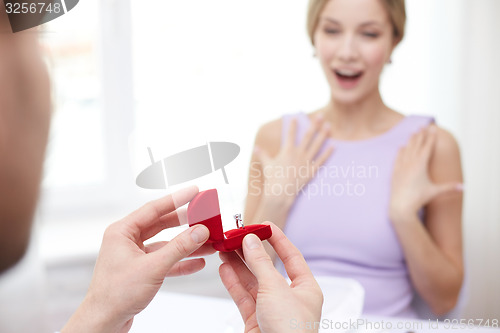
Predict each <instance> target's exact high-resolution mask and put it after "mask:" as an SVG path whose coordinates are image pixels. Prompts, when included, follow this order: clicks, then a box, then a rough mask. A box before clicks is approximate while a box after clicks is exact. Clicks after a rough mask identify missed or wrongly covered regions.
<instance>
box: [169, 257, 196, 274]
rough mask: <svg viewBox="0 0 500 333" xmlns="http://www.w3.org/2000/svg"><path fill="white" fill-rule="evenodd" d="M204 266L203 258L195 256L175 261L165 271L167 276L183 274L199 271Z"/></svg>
mask: <svg viewBox="0 0 500 333" xmlns="http://www.w3.org/2000/svg"><path fill="white" fill-rule="evenodd" d="M203 267H205V259H203V258H196V259H189V260H184V261H180V262H178V263H176V264H175V265H174V266H173V267H172V268H171V269H170V270H169V271H168V273H167V275H166V276H167V277H173V276H184V275H190V274H193V273H196V272H199V271H201V270H202V269H203Z"/></svg>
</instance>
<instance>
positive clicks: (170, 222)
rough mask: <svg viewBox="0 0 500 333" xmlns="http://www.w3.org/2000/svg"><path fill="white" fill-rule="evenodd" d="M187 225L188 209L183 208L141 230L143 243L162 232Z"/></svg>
mask: <svg viewBox="0 0 500 333" xmlns="http://www.w3.org/2000/svg"><path fill="white" fill-rule="evenodd" d="M186 223H187V207H181V208H179V209H177V210H174V211H173V212H170V213H168V214H166V215H163V216H162V217H160V219H159V221H158V222H157V223H153V224H151V225H150V226H149V227H146V228H144V229H142V230H141V241H142V242H144V241H146V240H148V239H150V238H151V237H153V236H155V235H156V234H158V233H159V232H160V231H162V230H165V229H169V228H174V227H178V226H180V225H182V224H186Z"/></svg>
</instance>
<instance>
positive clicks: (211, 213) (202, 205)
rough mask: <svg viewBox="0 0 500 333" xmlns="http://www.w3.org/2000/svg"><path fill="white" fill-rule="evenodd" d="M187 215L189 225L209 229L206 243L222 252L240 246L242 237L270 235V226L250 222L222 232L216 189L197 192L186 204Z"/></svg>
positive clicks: (267, 236)
mask: <svg viewBox="0 0 500 333" xmlns="http://www.w3.org/2000/svg"><path fill="white" fill-rule="evenodd" d="M187 217H188V222H189V225H190V226H193V225H196V224H203V225H204V226H206V227H207V228H208V230H209V231H210V236H209V238H208V240H207V243H211V244H212V246H213V247H214V249H216V250H217V251H222V252H231V251H234V250H237V249H240V248H241V245H242V242H243V238H245V236H246V235H248V234H254V235H256V236H257V237H259V238H260V239H261V240H265V239H268V238H269V237H271V235H272V231H271V226H269V225H264V224H251V225H247V226H243V227H239V228H237V229H232V230H228V231H226V232H224V230H223V228H222V218H221V214H220V207H219V196H218V194H217V190H216V189H211V190H207V191H203V192H200V193H198V194H197V195H196V196H195V197H194V198H193V200H191V202H190V203H189V205H188V209H187Z"/></svg>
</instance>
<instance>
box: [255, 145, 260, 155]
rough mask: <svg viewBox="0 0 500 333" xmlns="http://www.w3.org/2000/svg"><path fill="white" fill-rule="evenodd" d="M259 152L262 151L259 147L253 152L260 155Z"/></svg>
mask: <svg viewBox="0 0 500 333" xmlns="http://www.w3.org/2000/svg"><path fill="white" fill-rule="evenodd" d="M259 151H260V148H259V147H258V146H255V147H254V148H253V152H254V153H256V154H258V153H259Z"/></svg>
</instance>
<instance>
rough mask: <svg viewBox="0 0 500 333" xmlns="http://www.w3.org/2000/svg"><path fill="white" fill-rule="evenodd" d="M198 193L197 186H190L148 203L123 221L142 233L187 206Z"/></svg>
mask: <svg viewBox="0 0 500 333" xmlns="http://www.w3.org/2000/svg"><path fill="white" fill-rule="evenodd" d="M198 192H199V190H198V187H197V186H190V187H187V188H184V189H182V190H179V191H177V192H175V193H172V194H169V195H167V196H165V197H163V198H161V199H158V200H154V201H151V202H148V203H147V204H145V205H144V206H142V207H141V208H139V209H138V210H136V211H135V212H133V213H132V214H130V215H129V216H127V217H126V218H125V219H124V221H125V222H126V223H127V224H128V225H129V226H132V227H133V228H134V229H135V230H139V231H141V232H142V231H143V230H147V229H148V228H151V227H152V226H154V225H155V224H158V223H159V221H160V219H161V218H162V216H164V215H167V214H168V213H170V212H173V211H174V210H176V209H177V208H179V207H182V206H184V205H185V204H187V203H188V202H189V201H191V200H192V199H193V198H194V197H195V195H196V194H198ZM135 230H134V231H135Z"/></svg>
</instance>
